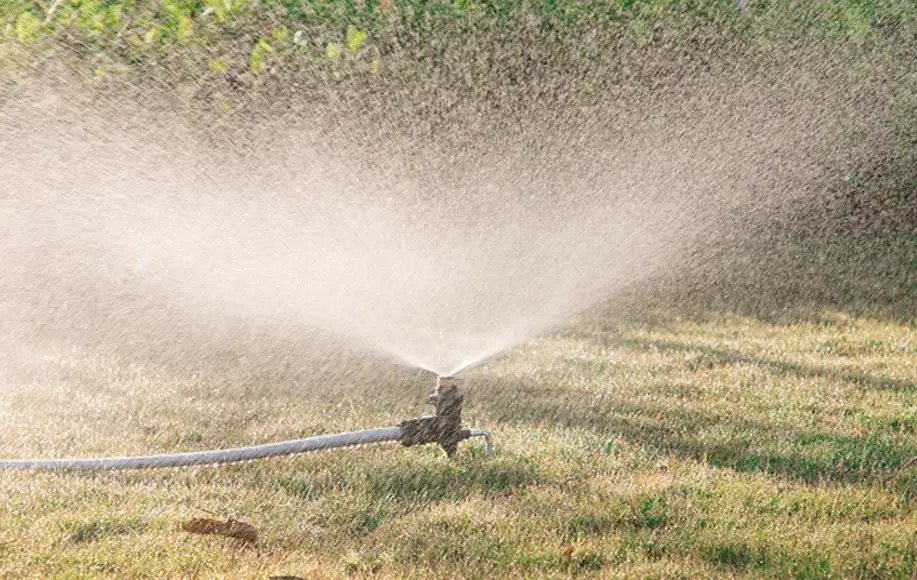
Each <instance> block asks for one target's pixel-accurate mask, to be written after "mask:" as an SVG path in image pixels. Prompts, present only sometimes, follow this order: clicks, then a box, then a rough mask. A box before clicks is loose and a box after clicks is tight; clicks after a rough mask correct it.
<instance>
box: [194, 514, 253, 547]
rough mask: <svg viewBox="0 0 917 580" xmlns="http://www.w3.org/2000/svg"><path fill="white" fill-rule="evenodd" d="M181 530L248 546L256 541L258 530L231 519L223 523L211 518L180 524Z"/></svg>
mask: <svg viewBox="0 0 917 580" xmlns="http://www.w3.org/2000/svg"><path fill="white" fill-rule="evenodd" d="M181 529H182V530H184V531H186V532H190V533H192V534H211V535H217V536H226V537H227V538H235V539H237V540H240V541H241V542H243V543H249V544H253V543H255V542H257V541H258V528H256V527H255V526H253V525H251V524H246V523H245V522H240V521H239V520H234V519H232V518H230V519H228V520H226V521H225V522H224V521H220V520H215V519H213V518H194V519H192V520H188V521H186V522H184V523H182V525H181Z"/></svg>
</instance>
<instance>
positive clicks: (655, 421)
mask: <svg viewBox="0 0 917 580" xmlns="http://www.w3.org/2000/svg"><path fill="white" fill-rule="evenodd" d="M226 354H228V355H229V357H230V358H231V357H232V354H233V353H232V352H230V353H224V356H225V355H226ZM242 355H244V353H242ZM242 355H240V356H242ZM915 355H917V330H915V328H914V326H912V325H909V324H902V323H901V322H891V321H886V320H882V319H878V318H870V317H865V316H864V317H850V316H847V315H844V314H842V313H838V312H820V313H817V314H810V315H808V316H804V317H795V318H794V319H792V320H784V321H780V322H774V321H770V322H764V321H761V320H759V319H756V318H745V317H736V316H725V315H714V314H707V315H703V316H691V317H684V316H679V315H677V313H660V314H655V315H653V316H642V317H639V318H631V319H629V321H624V320H622V319H610V318H607V317H606V318H595V317H590V318H588V319H584V320H582V321H580V322H578V323H576V324H573V325H572V326H571V327H569V328H568V329H566V330H563V331H561V332H558V333H555V334H551V335H548V336H545V337H542V338H539V339H536V340H533V341H531V342H528V343H526V344H523V345H521V346H519V347H517V348H515V349H514V350H512V351H511V352H509V353H506V354H505V355H504V356H501V357H500V358H498V359H495V360H492V361H489V362H488V363H486V364H484V365H481V366H479V367H477V368H475V369H473V370H471V371H469V372H468V373H467V377H466V379H467V380H466V387H467V403H466V413H465V422H466V424H468V425H472V426H480V427H486V428H488V429H491V430H492V431H493V434H494V437H495V442H496V452H495V453H494V455H493V456H491V457H485V456H484V454H483V450H482V448H481V443H480V442H479V441H478V440H473V441H469V442H465V443H463V444H462V446H461V447H460V450H459V453H458V455H457V456H456V457H455V459H454V460H451V461H450V460H449V459H447V458H446V457H445V456H444V454H443V453H442V451H441V450H439V449H436V448H432V447H429V448H402V447H394V446H377V447H370V448H360V449H353V450H345V451H335V452H324V453H318V454H312V455H304V456H298V457H294V458H285V459H273V460H267V461H262V462H257V463H250V464H242V465H233V466H224V467H202V468H194V469H183V470H164V471H140V472H111V473H95V474H76V473H72V474H47V473H14V472H10V473H0V493H2V495H3V497H4V501H2V502H0V576H2V577H4V578H34V577H63V578H68V577H70V578H84V577H114V578H125V577H191V576H194V577H208V578H213V577H226V578H230V577H231V578H242V577H252V578H264V577H268V576H272V575H277V576H282V575H295V576H300V577H303V578H323V577H328V578H337V577H368V576H373V575H375V576H379V577H440V578H447V577H466V578H481V577H506V576H509V577H570V576H577V577H590V576H598V577H685V578H696V577H731V576H735V575H737V574H750V575H755V576H764V577H780V578H784V577H792V576H795V577H804V578H815V577H862V578H880V577H881V578H913V577H914V574H915V573H917V515H915V505H914V503H912V501H913V499H914V497H915V492H917V479H915V478H917V465H914V464H913V463H909V460H910V459H911V458H914V457H915V456H917V365H915V364H914V361H915V360H917V358H915ZM245 356H250V355H245ZM267 358H269V357H267ZM15 360H17V361H20V363H21V364H18V365H17V366H16V368H10V369H8V370H7V371H5V372H6V374H5V375H0V388H2V390H3V392H2V397H0V420H2V422H3V425H4V427H5V429H4V436H3V438H2V440H0V455H2V456H5V457H22V456H64V455H89V454H105V455H114V454H124V453H131V454H134V453H151V452H165V451H176V450H192V449H207V448H212V447H224V446H234V445H239V444H248V443H255V442H267V441H274V440H280V439H287V438H295V437H303V436H308V435H312V434H318V433H327V432H334V431H338V430H349V429H360V428H367V427H374V426H384V425H391V424H394V423H397V422H398V421H400V420H401V419H404V418H407V417H409V416H414V415H417V414H420V413H423V412H426V409H424V407H423V398H424V395H425V393H426V392H427V391H428V390H429V388H430V387H431V386H432V383H433V379H432V377H430V376H427V375H425V374H422V373H419V372H415V371H412V370H409V369H401V368H397V367H395V366H393V365H391V364H389V363H388V362H386V361H384V360H378V359H366V358H363V362H362V363H361V364H360V365H358V366H356V367H355V366H353V365H352V364H351V362H352V361H355V360H357V359H355V358H353V357H350V356H349V355H348V356H346V357H345V356H343V355H341V356H335V357H331V358H329V357H325V356H324V355H321V354H318V353H316V354H313V355H310V356H309V357H307V358H303V359H302V361H301V362H297V361H296V359H295V357H294V358H293V360H292V361H290V360H286V362H285V363H284V364H283V365H278V368H275V369H272V370H271V369H269V370H264V371H263V372H262V371H255V370H251V369H253V368H257V367H258V366H259V365H258V361H256V360H254V361H253V360H251V359H249V360H248V362H246V361H245V360H241V361H239V360H236V361H234V362H232V363H229V364H226V363H219V364H218V363H216V362H212V363H211V364H209V365H204V364H200V365H197V367H196V368H193V369H192V370H188V368H184V369H182V370H176V368H173V367H171V366H169V365H165V364H154V363H153V362H141V359H138V358H133V359H130V358H123V357H115V356H113V355H110V354H109V355H104V354H99V353H93V352H91V351H85V350H79V349H73V348H67V349H57V350H55V351H53V352H51V351H45V352H38V351H35V350H33V351H30V352H25V351H23V352H22V353H17V354H16V359H15ZM265 360H266V359H265ZM192 366H194V365H192ZM200 517H212V518H219V519H226V518H235V519H238V520H241V521H244V522H246V523H249V524H251V525H253V526H255V527H256V528H257V529H258V530H259V538H258V541H257V542H256V543H254V544H240V543H239V542H234V541H232V540H231V539H228V538H225V537H220V536H211V535H197V534H191V533H188V532H186V531H183V530H182V523H183V522H186V521H188V520H190V519H192V518H200Z"/></svg>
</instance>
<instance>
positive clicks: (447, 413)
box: [0, 377, 493, 471]
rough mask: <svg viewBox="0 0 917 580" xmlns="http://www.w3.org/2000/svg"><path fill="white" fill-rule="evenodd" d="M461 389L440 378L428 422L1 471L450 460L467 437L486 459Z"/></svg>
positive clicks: (34, 462)
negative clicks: (360, 453) (330, 456)
mask: <svg viewBox="0 0 917 580" xmlns="http://www.w3.org/2000/svg"><path fill="white" fill-rule="evenodd" d="M460 383H461V381H460V380H459V379H456V378H455V377H439V378H438V379H437V382H436V390H434V391H433V393H431V394H430V402H431V403H433V405H434V406H435V407H436V413H435V414H434V415H432V416H429V417H419V418H416V419H407V420H405V421H402V422H401V423H400V424H399V425H398V426H396V427H382V428H379V429H367V430H365V431H352V432H348V433H336V434H333V435H322V436H319V437H310V438H308V439H297V440H295V441H283V442H281V443H268V444H265V445H253V446H251V447H238V448H235V449H218V450H212V451H194V452H191V453H173V454H165V455H146V456H138V457H109V458H84V459H0V469H41V470H79V471H86V470H114V469H153V468H159V467H186V466H191V465H216V464H220V463H235V462H240V461H252V460H255V459H264V458H267V457H278V456H282V455H295V454H297V453H308V452H311V451H325V450H330V449H341V448H345V447H354V446H358V445H369V444H371V443H394V442H400V443H401V444H402V445H404V446H405V447H411V446H413V445H429V444H438V445H439V446H440V447H442V448H443V450H444V451H445V452H446V455H447V456H449V457H450V458H451V457H452V456H454V455H455V452H456V450H457V449H458V444H459V443H460V442H461V441H464V440H465V439H469V438H471V437H483V438H484V441H485V444H486V454H487V455H490V454H491V453H492V452H493V443H492V440H491V436H490V432H488V431H486V430H484V429H466V428H465V427H463V426H462V400H463V398H464V397H463V395H462V393H461V391H460V390H459V384H460Z"/></svg>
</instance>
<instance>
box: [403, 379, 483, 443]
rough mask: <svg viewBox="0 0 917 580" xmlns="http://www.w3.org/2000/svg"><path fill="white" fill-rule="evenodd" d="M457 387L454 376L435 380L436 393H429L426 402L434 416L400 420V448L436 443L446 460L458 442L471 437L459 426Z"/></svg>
mask: <svg viewBox="0 0 917 580" xmlns="http://www.w3.org/2000/svg"><path fill="white" fill-rule="evenodd" d="M459 384H461V380H460V379H457V378H455V377H438V378H437V379H436V390H435V391H433V392H432V393H431V394H430V402H431V403H432V404H433V405H434V406H435V407H436V414H435V415H434V416H432V417H421V418H419V419H409V420H407V421H403V422H402V423H401V425H400V427H401V430H402V437H401V443H402V444H403V445H405V446H411V445H424V444H427V443H438V444H439V445H440V446H441V447H442V448H443V449H444V450H445V451H446V455H448V456H449V457H452V456H453V455H454V454H455V451H456V448H457V447H458V444H459V441H462V440H464V439H467V438H468V437H470V436H471V432H470V431H469V430H468V429H465V428H464V427H462V400H463V399H464V397H463V395H462V393H461V392H459Z"/></svg>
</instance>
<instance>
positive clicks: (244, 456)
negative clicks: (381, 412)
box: [0, 427, 493, 471]
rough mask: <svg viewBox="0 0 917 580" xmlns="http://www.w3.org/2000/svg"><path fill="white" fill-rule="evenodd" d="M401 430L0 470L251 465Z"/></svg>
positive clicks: (25, 463) (380, 438)
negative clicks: (248, 462) (240, 462)
mask: <svg viewBox="0 0 917 580" xmlns="http://www.w3.org/2000/svg"><path fill="white" fill-rule="evenodd" d="M401 435H402V430H401V427H383V428H381V429H367V430H365V431H352V432H349V433H336V434H334V435H321V436H318V437H309V438H308V439H297V440H294V441H283V442H281V443H268V444H265V445H253V446H250V447H237V448H235V449H217V450H212V451H193V452H190V453H169V454H163V455H145V456H138V457H108V458H95V457H93V458H84V459H0V469H33V470H48V471H68V470H71V471H94V470H115V469H155V468H161V467H187V466H191V465H217V464H220V463H235V462H239V461H251V460H253V459H264V458H266V457H277V456H281V455H295V454H297V453H308V452H311V451H324V450H328V449H339V448H342V447H353V446H355V445H368V444H372V443H387V442H397V441H399V440H400V439H401ZM469 436H470V437H483V438H484V440H485V441H486V443H487V449H486V452H487V455H490V454H491V452H492V451H493V445H492V442H491V437H490V433H489V432H488V431H485V430H484V429H470V430H469Z"/></svg>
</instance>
